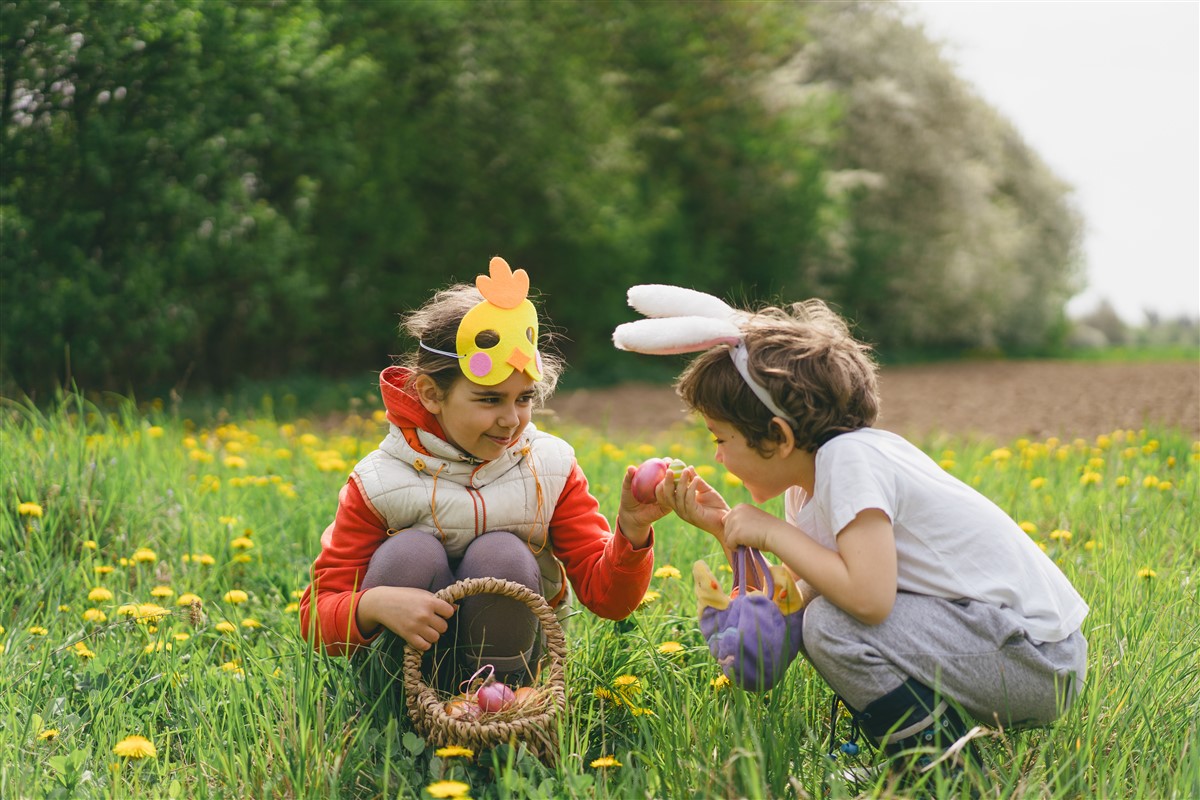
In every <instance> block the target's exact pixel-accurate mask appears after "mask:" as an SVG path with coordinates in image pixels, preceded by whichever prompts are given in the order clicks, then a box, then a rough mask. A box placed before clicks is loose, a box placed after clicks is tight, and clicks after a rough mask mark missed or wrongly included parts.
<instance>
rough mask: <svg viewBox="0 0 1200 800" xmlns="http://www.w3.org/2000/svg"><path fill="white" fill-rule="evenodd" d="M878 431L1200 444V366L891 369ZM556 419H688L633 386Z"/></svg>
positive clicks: (573, 406) (650, 390)
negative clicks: (1177, 439) (1122, 431)
mask: <svg viewBox="0 0 1200 800" xmlns="http://www.w3.org/2000/svg"><path fill="white" fill-rule="evenodd" d="M880 391H881V393H882V396H883V411H882V413H881V415H880V419H879V422H878V427H881V428H886V429H887V430H892V431H895V432H897V433H900V434H903V435H905V436H908V437H910V438H923V437H926V436H931V435H935V434H938V433H948V434H952V435H964V436H966V435H970V436H981V437H988V438H992V439H996V440H1008V439H1013V438H1017V437H1021V436H1027V437H1030V438H1037V439H1044V438H1046V437H1049V436H1057V437H1060V438H1074V437H1077V436H1083V437H1093V436H1096V435H1098V434H1101V433H1111V432H1112V431H1114V430H1116V429H1118V428H1134V429H1138V428H1142V427H1146V426H1151V425H1169V426H1178V427H1181V428H1183V430H1184V431H1185V432H1188V433H1189V434H1190V435H1192V436H1193V437H1200V361H1198V362H1195V363H1153V364H1113V363H1101V364H1093V363H1083V362H1075V361H1011V362H1010V361H1003V362H957V363H949V364H926V365H920V366H903V367H886V368H884V369H883V370H882V371H881V373H880ZM547 411H548V413H552V414H555V415H557V416H558V417H559V418H561V419H563V420H565V421H570V422H577V423H582V424H587V425H591V426H593V427H597V428H599V429H601V430H604V431H606V432H609V433H611V434H621V435H629V434H637V433H652V432H655V431H661V430H664V429H666V428H669V427H670V426H671V425H673V424H676V423H679V422H681V421H683V420H684V419H685V413H684V409H683V404H682V402H681V401H680V400H679V398H678V397H677V396H676V395H675V393H674V391H673V390H672V389H670V388H668V387H663V386H652V385H646V384H627V385H623V386H618V387H615V388H612V389H591V390H583V389H581V390H577V391H573V392H563V393H560V394H558V395H555V397H554V398H552V399H551V401H550V403H548V404H547Z"/></svg>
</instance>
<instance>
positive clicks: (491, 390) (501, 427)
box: [422, 371, 534, 461]
mask: <svg viewBox="0 0 1200 800" xmlns="http://www.w3.org/2000/svg"><path fill="white" fill-rule="evenodd" d="M533 384H534V381H533V379H532V378H530V377H529V376H528V375H527V374H526V373H524V372H516V371H514V372H513V373H512V374H511V375H509V376H508V377H507V378H505V379H504V380H503V381H501V382H500V383H497V384H496V385H495V386H480V385H479V384H477V383H472V382H471V381H469V380H467V379H466V378H459V379H457V380H456V381H454V384H453V385H452V386H451V387H450V391H448V392H446V394H445V395H444V396H442V397H441V398H438V399H436V400H432V401H430V402H426V400H425V399H424V398H423V399H422V403H423V404H424V405H425V407H426V408H427V409H428V410H429V412H430V413H432V414H433V415H434V416H435V417H437V419H438V422H440V423H441V424H442V430H443V431H445V432H446V438H447V439H449V441H450V444H452V445H454V446H455V447H457V448H458V449H459V450H462V451H463V452H465V453H469V454H470V455H472V456H475V458H479V459H483V460H484V461H491V460H492V459H494V458H497V457H499V456H500V454H501V453H503V452H504V451H505V450H506V449H507V448H508V447H509V445H511V444H512V443H513V442H514V441H516V439H517V437H518V436H520V435H521V432H522V431H524V430H525V426H526V425H528V424H529V418H530V416H531V415H532V414H533V400H534V391H533Z"/></svg>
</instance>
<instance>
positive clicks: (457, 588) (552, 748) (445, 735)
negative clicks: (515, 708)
mask: <svg viewBox="0 0 1200 800" xmlns="http://www.w3.org/2000/svg"><path fill="white" fill-rule="evenodd" d="M436 594H437V596H438V597H440V598H441V599H443V600H445V601H446V602H448V603H456V602H458V601H459V600H461V599H462V598H464V597H470V596H471V595H476V594H498V595H503V596H505V597H511V598H513V599H515V600H520V601H521V602H523V603H525V605H527V606H529V609H530V611H532V612H533V613H534V615H535V616H536V617H537V618H538V621H539V622H541V625H542V633H543V635H544V637H545V651H544V656H543V657H545V658H547V659H548V663H547V665H546V667H545V668H544V669H543V670H542V679H543V681H544V683H545V685H544V686H543V687H541V689H542V691H543V692H544V693H545V694H546V695H547V696H548V697H549V702H548V703H543V704H541V705H540V706H539V707H537V708H534V709H531V711H530V713H529V715H528V716H520V717H516V718H509V717H510V716H511V715H509V714H505V715H504V718H502V719H494V720H489V719H488V717H487V716H484V717H482V718H481V719H477V720H463V719H454V718H452V717H450V715H449V714H447V713H446V709H445V707H444V703H445V700H446V698H443V697H440V696H439V694H438V692H437V690H436V689H434V688H432V687H431V686H429V685H428V684H427V683H426V682H425V678H424V676H423V675H422V674H421V657H422V655H423V654H422V653H421V651H420V650H415V649H413V648H412V647H409V646H407V645H406V646H405V648H404V698H405V703H406V704H407V706H408V715H409V717H411V718H412V721H413V725H414V726H415V727H416V729H417V732H418V733H420V734H421V735H422V736H424V737H425V740H426V741H427V742H429V743H430V744H432V745H433V746H435V747H446V746H448V745H459V746H461V747H469V748H472V749H475V750H481V749H486V748H489V747H495V746H496V745H498V744H506V743H507V744H514V745H515V744H516V743H517V742H524V743H525V745H526V746H527V747H528V748H529V749H530V751H532V752H533V754H534V755H536V756H537V757H538V758H540V759H542V760H543V761H547V762H549V761H553V760H554V756H555V754H556V752H557V750H558V733H557V726H556V717H557V716H558V714H559V713H560V712H561V711H562V710H563V708H565V707H566V704H567V693H566V682H565V680H564V677H563V663H564V659H565V656H566V640H565V639H564V638H563V632H562V626H560V625H559V624H558V618H557V617H556V616H555V615H554V611H553V610H552V609H551V608H550V606H549V605H548V604H547V603H546V600H545V598H543V597H542V596H541V595H539V594H537V593H536V592H534V591H532V590H531V589H529V588H527V587H525V586H522V585H521V584H519V583H514V582H512V581H507V580H503V579H501V578H466V579H464V580H461V581H458V582H457V583H453V584H451V585H449V586H447V587H446V588H445V589H442V590H441V591H439V592H437V593H436Z"/></svg>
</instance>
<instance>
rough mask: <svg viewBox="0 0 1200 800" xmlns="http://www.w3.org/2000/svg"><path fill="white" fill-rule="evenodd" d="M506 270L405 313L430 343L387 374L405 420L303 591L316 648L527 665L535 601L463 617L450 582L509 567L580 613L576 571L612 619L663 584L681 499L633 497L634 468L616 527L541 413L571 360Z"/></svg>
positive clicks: (591, 599)
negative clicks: (552, 345) (658, 567)
mask: <svg viewBox="0 0 1200 800" xmlns="http://www.w3.org/2000/svg"><path fill="white" fill-rule="evenodd" d="M489 272H490V276H485V275H481V276H479V277H478V278H477V280H476V286H475V287H472V286H468V285H456V286H451V287H450V288H448V289H445V290H443V291H441V292H439V293H438V294H436V295H435V296H434V297H433V298H432V299H431V300H430V301H429V302H428V303H426V304H425V305H424V306H423V307H421V308H420V309H418V310H416V311H413V312H412V313H410V314H408V316H407V317H406V319H405V321H404V328H405V330H406V331H407V333H408V334H409V335H411V336H412V337H413V339H415V340H416V341H417V343H418V348H417V349H416V350H415V351H414V352H412V353H411V355H410V356H409V358H408V361H407V365H405V366H395V367H391V368H389V369H386V370H384V372H383V374H382V375H381V376H380V390H381V391H382V394H383V402H384V405H385V407H386V409H387V418H388V422H389V423H390V432H389V433H388V435H387V437H386V438H385V439H384V440H383V442H382V443H381V444H380V445H379V448H378V449H377V450H375V451H374V452H372V453H370V454H369V455H368V456H366V457H365V458H364V459H363V460H362V461H360V462H359V463H358V465H357V466H355V468H354V471H353V472H352V473H351V474H350V478H349V480H348V481H347V482H346V484H345V486H344V487H343V488H342V490H341V494H340V496H339V498H338V508H337V514H336V516H335V518H334V521H333V523H332V524H331V525H330V526H329V527H328V528H327V529H326V530H325V533H324V535H323V536H322V537H321V553H320V555H319V556H318V557H317V560H316V562H315V563H314V564H313V569H312V583H311V585H310V586H309V587H308V589H307V590H306V591H305V593H304V596H303V598H302V599H301V601H300V624H301V626H302V628H303V633H304V636H305V638H307V639H308V641H310V642H311V643H312V644H313V645H314V646H315V647H319V648H324V649H325V650H326V651H327V652H330V653H334V654H347V653H352V652H354V651H355V650H357V649H359V648H362V647H363V646H365V645H369V644H371V643H372V642H373V641H375V639H376V637H378V636H380V634H388V633H390V634H394V636H395V637H398V638H399V640H402V642H406V643H408V644H409V645H411V646H412V647H414V648H416V649H418V650H421V651H428V650H429V649H430V648H431V647H432V646H433V645H434V643H438V642H441V641H442V640H443V638H447V641H449V642H453V641H455V640H457V647H455V648H452V651H453V652H452V654H451V656H450V661H451V664H450V666H451V669H450V670H449V671H450V672H451V673H454V672H458V673H460V674H461V673H462V672H463V671H465V670H467V669H470V670H474V669H476V668H477V667H478V666H479V665H481V664H484V663H486V664H491V665H492V666H494V667H495V670H496V675H497V677H498V678H501V679H504V678H508V679H510V680H520V679H521V677H523V676H524V675H525V674H526V673H527V671H528V670H529V669H530V667H531V665H533V664H535V663H536V661H537V657H538V649H539V645H538V624H537V619H536V617H535V616H534V615H533V614H532V613H531V612H530V611H529V609H528V608H526V607H525V605H524V604H522V603H520V602H519V601H517V600H514V599H512V598H503V597H498V596H494V595H476V596H472V597H468V598H465V599H464V600H463V601H462V603H461V606H462V608H461V610H458V613H457V614H456V613H455V612H456V608H455V607H454V606H452V605H450V604H449V603H446V602H444V601H443V600H440V599H438V598H437V597H435V596H434V594H433V592H436V591H437V590H439V589H442V588H444V587H446V586H448V585H449V584H451V583H453V582H455V581H457V580H459V579H462V578H468V577H489V576H490V577H498V578H506V579H508V580H512V581H515V582H517V583H520V584H523V585H525V586H527V587H529V588H530V589H533V590H534V591H536V592H538V593H539V594H542V595H543V596H544V597H546V598H547V600H548V601H549V603H550V605H551V607H553V608H555V609H556V610H557V612H558V614H559V616H560V617H562V616H564V615H565V613H566V612H567V610H568V588H567V584H568V583H569V584H570V586H571V587H572V588H573V589H574V591H575V594H576V595H577V596H578V597H579V599H580V600H581V601H582V602H583V604H584V605H585V606H587V607H588V608H589V609H590V610H592V611H593V612H595V613H596V614H598V615H600V616H603V617H606V618H609V619H623V618H624V617H626V616H628V615H629V614H630V612H632V611H633V609H634V608H636V607H637V605H638V603H639V602H640V601H641V599H642V597H643V596H644V595H645V592H646V587H647V585H648V584H649V580H650V574H651V571H652V569H653V549H652V541H653V532H652V529H651V524H652V523H653V522H654V521H656V520H657V519H659V518H661V517H662V516H663V515H664V514H665V513H667V512H666V510H665V509H662V508H660V507H659V506H658V505H656V504H653V503H651V504H647V505H643V504H640V503H638V502H637V501H636V500H634V499H633V494H632V492H631V490H630V485H631V479H632V474H633V472H634V468H633V467H629V468H628V470H627V471H626V475H625V479H624V483H623V485H622V489H621V502H620V507H619V510H618V513H617V520H616V521H617V526H616V528H617V530H616V533H615V534H614V533H612V532H611V531H610V529H609V526H608V522H607V520H606V519H605V518H604V516H603V515H601V513H600V510H599V505H598V503H597V501H596V498H595V497H593V496H592V494H591V493H590V492H589V490H588V482H587V479H586V477H584V474H583V472H582V470H581V469H580V468H579V464H578V463H577V462H576V460H575V456H574V452H573V451H572V449H571V447H570V446H569V445H568V444H567V443H566V442H564V441H563V440H561V439H559V438H557V437H555V436H551V435H549V434H547V433H543V432H541V431H539V430H537V429H536V428H535V427H534V426H533V425H532V424H531V423H530V415H531V413H532V412H533V409H534V408H535V407H537V406H539V405H540V404H541V403H542V402H544V401H545V400H546V398H547V397H548V396H549V395H550V394H551V392H553V390H554V386H555V383H556V381H557V379H558V376H559V373H560V371H561V368H562V364H561V362H560V361H559V360H558V359H557V358H555V357H554V356H553V355H551V354H550V353H548V352H545V351H544V350H542V348H541V347H539V342H540V339H539V336H538V318H537V312H536V310H535V309H534V307H533V305H532V303H530V301H529V300H528V299H527V294H528V290H529V279H528V277H527V275H526V273H525V271H524V270H517V271H516V272H515V273H514V272H512V271H511V269H510V268H509V266H508V264H507V263H506V262H505V261H504V260H503V259H501V258H493V259H492V261H491V264H490V267H489ZM444 679H445V678H444V676H443V680H444Z"/></svg>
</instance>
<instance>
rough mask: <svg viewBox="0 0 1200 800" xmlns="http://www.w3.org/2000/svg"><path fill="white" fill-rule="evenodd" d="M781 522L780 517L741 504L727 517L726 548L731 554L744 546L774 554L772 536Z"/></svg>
mask: <svg viewBox="0 0 1200 800" xmlns="http://www.w3.org/2000/svg"><path fill="white" fill-rule="evenodd" d="M780 522H782V520H780V519H779V517H776V516H774V515H773V514H768V513H767V512H766V511H763V510H762V509H761V508H758V507H756V506H751V505H747V504H745V503H739V504H738V505H736V506H734V507H733V509H732V510H730V511H729V513H728V514H726V515H725V547H726V548H727V549H728V550H729V551H730V552H733V550H734V549H736V548H737V547H739V546H743V545H744V546H746V547H753V548H756V549H758V550H766V551H767V552H769V553H774V552H776V551H775V548H774V547H772V546H771V535H770V534H771V531H773V530H775V529H776V528H777V527H778V526H779V524H780Z"/></svg>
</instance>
